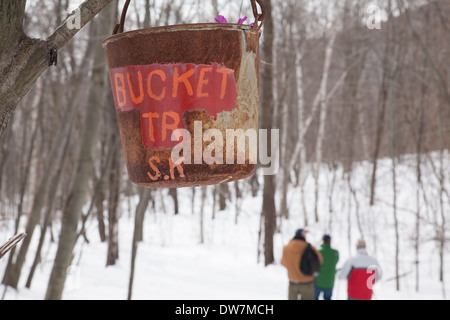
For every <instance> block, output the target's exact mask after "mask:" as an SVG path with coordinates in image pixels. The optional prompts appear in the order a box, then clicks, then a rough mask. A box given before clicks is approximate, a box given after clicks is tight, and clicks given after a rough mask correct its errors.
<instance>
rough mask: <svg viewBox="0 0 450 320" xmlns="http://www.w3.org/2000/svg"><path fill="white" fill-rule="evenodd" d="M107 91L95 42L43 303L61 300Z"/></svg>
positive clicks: (104, 31)
mask: <svg viewBox="0 0 450 320" xmlns="http://www.w3.org/2000/svg"><path fill="white" fill-rule="evenodd" d="M116 7H117V1H114V2H113V5H110V6H108V7H107V8H106V10H105V11H104V12H103V14H102V15H101V16H102V18H103V17H104V19H105V20H104V21H102V20H101V19H97V21H96V24H95V26H96V32H95V35H96V37H95V38H94V39H102V38H103V37H104V36H106V35H108V34H110V32H111V30H110V23H111V21H113V19H114V18H115V17H114V15H115V12H116ZM105 90H107V80H106V64H105V63H104V52H103V48H102V47H101V46H100V43H98V46H97V48H96V50H95V56H94V65H93V71H92V76H91V87H90V88H89V93H88V105H87V112H86V118H85V122H84V127H83V132H82V138H81V146H80V150H79V154H78V161H77V164H76V169H75V170H74V179H73V180H72V185H71V188H70V192H69V196H68V198H67V202H66V206H65V208H64V212H63V218H62V226H61V234H60V239H59V244H58V250H57V252H56V257H55V262H54V264H53V268H52V272H51V275H50V280H49V283H48V288H47V293H46V295H45V298H46V299H47V300H59V299H61V297H62V292H63V289H64V283H65V280H66V270H67V268H68V267H69V265H70V261H71V259H72V252H73V248H74V246H75V242H76V238H77V226H78V222H79V221H80V217H81V209H82V206H83V204H84V202H85V200H86V196H87V185H88V182H89V176H90V174H91V172H92V166H93V161H92V157H93V151H94V147H95V142H96V141H97V136H98V132H99V125H98V124H99V123H100V115H101V108H100V107H99V106H103V103H104V98H105Z"/></svg>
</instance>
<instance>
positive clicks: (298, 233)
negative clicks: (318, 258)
mask: <svg viewBox="0 0 450 320" xmlns="http://www.w3.org/2000/svg"><path fill="white" fill-rule="evenodd" d="M307 232H308V230H305V229H297V231H295V237H296V238H298V237H304V236H305V234H306V233H307Z"/></svg>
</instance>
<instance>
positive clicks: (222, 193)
mask: <svg viewBox="0 0 450 320" xmlns="http://www.w3.org/2000/svg"><path fill="white" fill-rule="evenodd" d="M217 189H218V193H219V210H220V211H223V210H225V209H226V208H227V200H228V199H230V189H229V188H228V184H226V183H221V184H219V185H217Z"/></svg>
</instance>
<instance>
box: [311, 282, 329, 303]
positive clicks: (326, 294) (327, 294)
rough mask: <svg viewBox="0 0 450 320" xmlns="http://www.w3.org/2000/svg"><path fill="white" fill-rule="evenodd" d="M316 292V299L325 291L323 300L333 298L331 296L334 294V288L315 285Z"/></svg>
mask: <svg viewBox="0 0 450 320" xmlns="http://www.w3.org/2000/svg"><path fill="white" fill-rule="evenodd" d="M314 287H315V288H314V293H315V295H316V300H319V296H320V293H321V292H323V300H331V296H332V295H333V288H331V289H324V288H319V287H317V286H316V285H315V286H314Z"/></svg>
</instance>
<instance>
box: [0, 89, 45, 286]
mask: <svg viewBox="0 0 450 320" xmlns="http://www.w3.org/2000/svg"><path fill="white" fill-rule="evenodd" d="M41 85H42V83H41V82H38V89H37V90H38V92H37V94H36V96H35V99H33V106H32V108H31V110H34V109H35V108H37V107H39V105H40V103H41V96H42V88H41ZM38 113H40V111H38ZM38 127H39V126H38V124H37V123H36V124H35V127H34V129H33V132H32V134H31V141H30V146H29V149H28V150H29V151H28V154H27V156H26V163H25V164H24V165H22V168H25V170H24V172H23V174H22V175H21V176H22V182H21V185H20V196H19V206H18V209H17V216H16V221H15V226H14V234H17V233H18V231H19V226H20V219H21V217H22V213H23V202H24V196H25V190H26V187H27V185H28V178H29V176H30V170H31V160H32V155H33V150H34V145H35V142H36V137H37V134H38V129H39V128H38ZM23 128H24V133H23V137H24V139H26V137H27V135H26V129H28V128H29V127H28V126H27V125H26V124H25V125H24V126H23ZM22 145H23V146H24V147H25V146H26V143H25V141H24V142H23V143H22ZM24 153H25V151H24ZM21 171H22V170H21ZM32 233H33V232H31V234H32ZM29 238H31V236H30V237H29ZM27 242H29V240H28V241H27ZM22 244H23V243H22ZM15 251H16V246H14V247H13V248H12V249H11V252H10V254H9V257H8V264H7V267H6V270H5V276H4V279H3V283H4V284H6V285H11V286H12V287H14V288H17V284H18V281H19V277H20V272H21V266H20V267H19V265H18V267H19V268H20V270H19V269H18V268H15V265H14V264H15V263H14V262H13V257H14V255H15ZM20 259H22V257H21V258H20ZM16 261H17V260H16ZM19 263H21V260H19Z"/></svg>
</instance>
